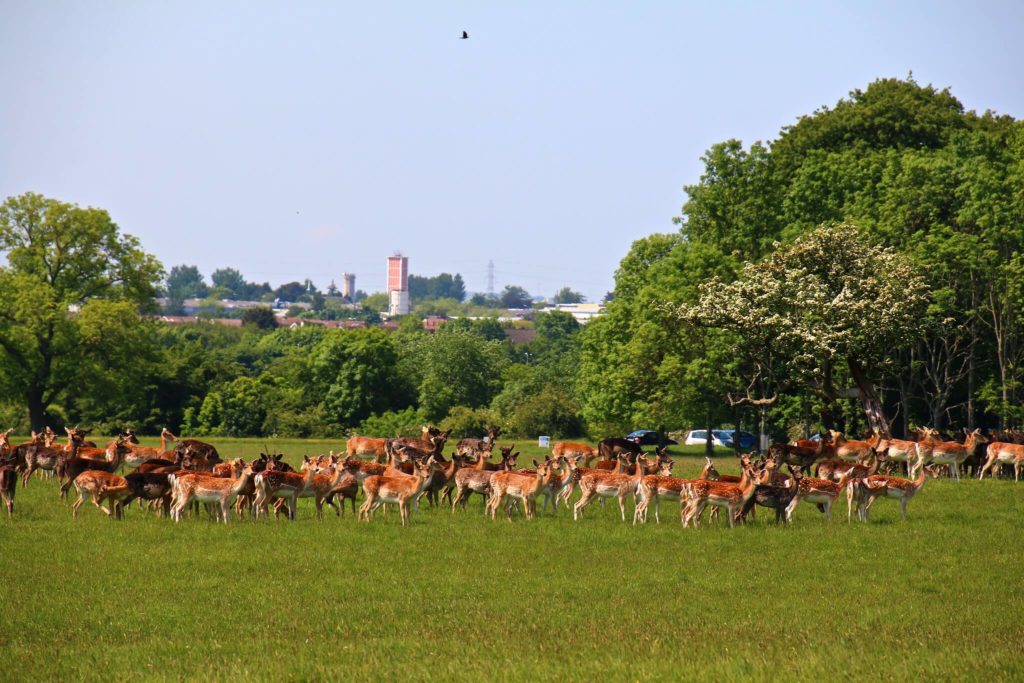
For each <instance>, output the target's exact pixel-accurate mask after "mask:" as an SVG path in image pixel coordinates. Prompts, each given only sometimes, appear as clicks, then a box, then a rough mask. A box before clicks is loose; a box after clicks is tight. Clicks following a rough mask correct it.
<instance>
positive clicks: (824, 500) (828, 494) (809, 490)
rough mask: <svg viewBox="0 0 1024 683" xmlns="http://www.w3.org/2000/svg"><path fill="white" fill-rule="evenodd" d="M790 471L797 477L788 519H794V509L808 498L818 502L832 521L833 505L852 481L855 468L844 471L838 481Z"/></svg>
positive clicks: (788, 510)
mask: <svg viewBox="0 0 1024 683" xmlns="http://www.w3.org/2000/svg"><path fill="white" fill-rule="evenodd" d="M790 473H791V474H792V475H793V478H794V479H796V486H797V488H796V494H795V495H794V496H793V500H792V501H791V502H790V504H789V505H788V506H787V507H786V521H787V522H792V521H793V510H795V509H796V506H797V505H799V504H800V501H802V500H806V501H807V502H809V503H817V504H819V505H821V506H822V508H823V512H824V513H825V519H826V520H828V521H830V522H831V521H832V505H833V504H834V503H835V502H836V498H838V497H839V494H840V493H842V492H843V491H844V490H845V489H846V487H847V485H848V484H849V483H850V480H851V477H852V476H853V470H848V471H847V472H846V473H844V474H843V475H842V476H841V477H840V479H839V481H838V482H834V481H831V480H829V479H817V478H815V477H805V476H803V475H801V474H800V473H799V471H798V470H794V469H790Z"/></svg>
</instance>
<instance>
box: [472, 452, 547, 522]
mask: <svg viewBox="0 0 1024 683" xmlns="http://www.w3.org/2000/svg"><path fill="white" fill-rule="evenodd" d="M533 467H534V472H533V473H530V474H527V473H520V472H512V471H506V472H495V474H494V476H493V477H491V497H490V498H489V499H488V501H487V509H488V510H490V512H491V519H496V515H497V513H498V508H499V507H500V506H501V504H502V503H503V502H505V499H506V498H513V499H515V500H521V501H523V509H524V512H525V513H526V518H527V519H533V517H534V514H535V513H536V510H537V494H539V493H540V492H541V490H543V489H544V487H545V486H547V484H548V481H550V479H551V469H552V463H551V459H550V458H548V459H547V460H545V461H544V463H543V464H538V463H537V461H536V460H534V461H533ZM505 515H506V516H507V517H508V521H510V522H511V521H512V504H511V501H510V502H509V504H508V505H506V506H505Z"/></svg>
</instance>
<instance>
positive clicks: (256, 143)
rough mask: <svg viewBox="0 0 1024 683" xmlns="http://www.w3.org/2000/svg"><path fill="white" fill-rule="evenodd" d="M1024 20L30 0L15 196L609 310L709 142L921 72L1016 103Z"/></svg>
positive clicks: (12, 123) (0, 10) (912, 11)
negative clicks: (560, 294) (401, 260)
mask: <svg viewBox="0 0 1024 683" xmlns="http://www.w3.org/2000/svg"><path fill="white" fill-rule="evenodd" d="M1021 25H1024V5H1021V4H1020V3H1014V2H998V1H992V2H981V3H973V4H968V3H956V2H925V1H914V2H899V3H892V2H882V1H881V0H877V1H872V2H861V3H840V2H823V3H800V2H796V3H778V4H763V3H746V2H731V3H670V2H657V1H655V2H648V3H607V4H595V3H587V2H578V1H577V2H555V3H551V2H545V3H540V2H526V3H516V4H512V5H499V4H494V3H472V4H469V3H455V2H450V3H449V2H440V3H414V2H381V3H330V2H321V1H311V2H305V3H298V4H287V5H286V4H268V3H246V4H235V3H205V2H197V1H194V0H184V1H183V2H175V3H120V2H112V1H109V0H99V1H97V2H91V3H79V2H72V1H70V0H52V1H48V2H44V3H37V2H28V1H25V0H12V1H10V2H5V3H3V5H2V6H0V63H2V64H3V65H4V66H5V67H6V68H5V70H4V76H5V78H4V80H5V84H4V88H3V89H2V90H0V129H2V130H3V131H4V142H3V144H2V145H0V196H2V197H7V196H11V195H17V194H21V193H23V192H27V191H34V192H39V193H42V194H44V195H47V196H50V197H54V198H57V199H60V200H62V201H68V202H75V203H78V204H81V205H83V206H96V207H101V208H104V209H106V210H108V211H109V212H110V213H111V215H112V217H113V218H114V220H115V221H116V222H117V223H118V224H119V225H120V226H121V228H122V229H123V230H124V231H126V232H128V233H131V234H133V235H135V236H137V237H138V238H139V239H140V240H141V241H142V244H143V246H144V247H145V249H146V250H147V251H149V252H151V253H153V254H155V255H156V256H157V257H158V258H160V260H161V261H162V262H163V263H164V265H165V267H166V268H167V269H170V268H171V267H172V266H174V265H178V264H192V265H196V266H198V267H199V269H200V270H201V271H202V272H203V274H204V275H206V277H209V275H210V273H211V272H212V271H213V270H215V269H216V268H219V267H225V266H229V267H233V268H237V269H238V270H239V271H241V272H242V273H243V274H244V275H245V277H246V278H247V279H249V280H252V281H258V282H264V281H266V282H271V283H275V284H277V283H284V282H289V281H295V280H298V281H302V280H303V279H305V278H307V277H308V278H310V279H311V280H312V281H313V282H314V283H316V284H317V286H318V287H320V288H321V289H326V287H327V286H328V285H329V283H330V282H331V281H332V280H334V281H335V282H336V283H338V282H340V280H341V277H342V274H343V273H346V272H347V273H352V274H355V275H356V278H357V281H358V283H359V288H360V289H363V290H364V291H367V292H377V291H385V285H386V283H385V276H386V273H385V270H384V268H383V267H382V266H381V263H382V262H383V260H384V258H385V257H386V256H387V255H388V254H391V253H393V252H394V251H395V250H401V251H402V252H403V253H405V254H407V255H408V256H409V257H410V272H412V273H414V274H417V275H425V276H430V275H436V274H438V273H441V272H449V273H452V274H454V273H461V274H462V276H463V278H464V279H465V284H466V290H467V291H468V292H485V291H487V283H488V262H489V261H491V260H493V261H494V288H495V290H496V291H501V289H502V288H503V287H504V286H506V285H510V284H511V285H518V286H521V287H523V288H525V289H526V290H527V291H528V292H530V294H533V295H545V296H551V295H553V294H554V293H555V292H557V291H558V290H559V289H561V288H562V287H564V286H569V287H571V288H572V289H574V290H578V291H581V292H583V293H584V294H585V295H586V296H587V298H588V300H590V301H599V300H600V299H601V297H603V296H604V294H605V293H606V292H607V291H609V290H611V289H612V288H613V285H614V283H613V276H614V272H615V269H616V267H617V266H618V263H619V261H620V260H621V259H622V257H623V256H624V255H625V254H626V252H627V251H628V249H629V247H630V244H631V243H632V242H633V241H634V240H636V239H639V238H641V237H644V236H646V235H649V234H651V233H653V232H671V231H674V230H676V229H677V226H676V225H674V224H673V223H672V219H673V218H674V217H676V216H679V215H680V209H681V207H682V204H683V203H684V201H685V193H684V192H683V190H682V187H683V186H684V185H687V184H694V183H696V182H698V180H699V178H700V175H701V172H702V170H703V164H702V162H701V155H702V154H703V153H704V152H705V151H706V150H707V149H708V148H710V147H711V146H712V145H714V144H715V143H718V142H721V141H724V140H727V139H730V138H737V139H740V140H742V141H743V143H744V145H749V144H750V143H752V142H754V141H755V140H771V139H774V138H775V137H777V135H778V133H779V130H780V129H781V128H782V127H783V126H786V125H788V124H792V123H793V122H795V120H796V119H797V117H799V116H800V115H803V114H806V113H808V112H811V111H813V110H815V109H816V108H818V107H821V106H833V105H834V104H835V103H836V101H837V100H839V99H840V98H842V97H845V96H846V95H847V94H848V93H849V91H850V90H852V89H858V88H859V89H863V88H865V87H866V86H867V85H868V84H869V83H870V82H871V81H873V80H875V79H878V78H883V77H900V78H905V77H906V76H907V75H908V74H909V73H910V72H913V75H914V78H915V79H916V80H917V81H918V82H920V83H930V84H933V85H935V86H936V87H939V88H943V87H947V86H948V87H949V88H950V90H951V92H952V94H953V95H954V96H956V97H957V98H958V99H960V100H961V101H962V102H963V103H964V105H965V106H966V107H967V108H968V109H975V110H979V111H984V110H986V109H992V110H994V111H996V112H998V113H1002V114H1009V115H1011V116H1014V117H1016V118H1021V117H1022V115H1024V73H1022V72H1021V70H1020V64H1022V63H1024V47H1022V45H1021V41H1020V40H1019V36H1018V34H1019V30H1020V28H1019V27H1020V26H1021ZM463 30H466V31H468V32H469V35H470V36H471V39H469V40H461V39H460V37H461V34H462V31H463Z"/></svg>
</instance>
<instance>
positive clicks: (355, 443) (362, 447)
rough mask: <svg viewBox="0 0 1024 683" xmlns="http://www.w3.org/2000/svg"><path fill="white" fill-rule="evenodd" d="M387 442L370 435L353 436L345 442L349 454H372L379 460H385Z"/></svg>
mask: <svg viewBox="0 0 1024 683" xmlns="http://www.w3.org/2000/svg"><path fill="white" fill-rule="evenodd" d="M387 442H388V440H387V439H376V438H373V437H370V436H352V437H349V439H348V441H346V442H345V452H346V454H347V455H349V456H357V455H372V456H373V457H374V459H375V460H376V461H377V462H384V456H385V455H387V452H386V450H385V447H386V446H387Z"/></svg>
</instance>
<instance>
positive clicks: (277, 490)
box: [253, 467, 319, 521]
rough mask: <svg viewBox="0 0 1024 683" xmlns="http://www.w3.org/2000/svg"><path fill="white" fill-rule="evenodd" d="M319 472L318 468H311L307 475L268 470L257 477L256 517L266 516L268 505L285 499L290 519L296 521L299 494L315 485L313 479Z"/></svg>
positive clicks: (255, 480)
mask: <svg viewBox="0 0 1024 683" xmlns="http://www.w3.org/2000/svg"><path fill="white" fill-rule="evenodd" d="M318 471H319V468H318V467H311V468H310V469H308V470H306V473H305V474H304V475H303V474H299V473H298V472H282V471H280V470H270V469H266V470H263V471H262V472H260V473H259V474H257V475H256V477H255V479H254V482H255V484H256V500H255V501H254V502H253V506H254V507H255V509H256V517H257V518H259V517H260V515H261V514H264V515H265V514H266V511H267V505H269V504H270V503H271V502H272V501H273V499H274V498H284V499H285V501H286V502H287V504H288V519H290V520H292V521H294V520H295V508H296V502H297V501H298V498H299V494H300V493H302V492H303V491H305V490H306V489H307V488H309V487H310V486H312V485H313V478H314V477H315V476H316V473H317V472H318Z"/></svg>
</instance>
